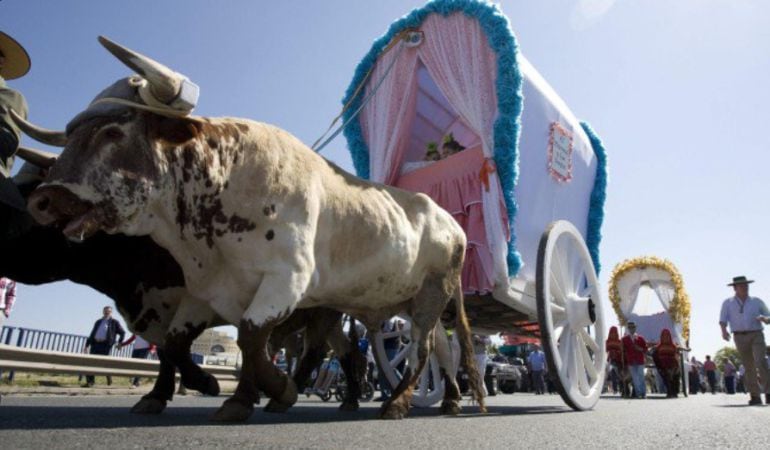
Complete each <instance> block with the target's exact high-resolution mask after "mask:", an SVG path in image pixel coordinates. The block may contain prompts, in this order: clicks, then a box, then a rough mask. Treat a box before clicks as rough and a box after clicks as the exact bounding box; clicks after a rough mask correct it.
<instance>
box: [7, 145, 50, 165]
mask: <svg viewBox="0 0 770 450" xmlns="http://www.w3.org/2000/svg"><path fill="white" fill-rule="evenodd" d="M16 156H18V157H19V158H21V159H23V160H24V161H27V162H28V163H31V164H34V165H36V166H38V167H40V168H41V169H48V168H50V167H51V166H53V164H54V163H55V162H56V158H58V157H59V155H57V154H56V153H51V152H47V151H45V150H38V149H36V148H29V147H19V149H18V150H16Z"/></svg>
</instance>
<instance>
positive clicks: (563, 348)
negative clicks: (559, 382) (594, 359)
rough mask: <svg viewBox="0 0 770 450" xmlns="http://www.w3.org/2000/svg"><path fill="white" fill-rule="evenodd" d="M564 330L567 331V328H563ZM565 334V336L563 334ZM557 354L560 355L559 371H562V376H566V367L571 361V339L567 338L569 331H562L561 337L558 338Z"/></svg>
mask: <svg viewBox="0 0 770 450" xmlns="http://www.w3.org/2000/svg"><path fill="white" fill-rule="evenodd" d="M564 330H565V331H567V332H568V331H569V328H565V329H564ZM564 334H566V336H564ZM558 349H559V356H560V357H561V365H562V366H561V367H560V368H559V372H560V373H561V372H564V376H562V378H564V377H566V376H567V373H566V372H567V367H568V366H569V365H570V361H571V358H570V356H571V353H572V351H571V350H572V348H571V339H570V338H569V333H562V337H561V339H559V347H558Z"/></svg>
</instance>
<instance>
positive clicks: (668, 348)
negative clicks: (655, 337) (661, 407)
mask: <svg viewBox="0 0 770 450" xmlns="http://www.w3.org/2000/svg"><path fill="white" fill-rule="evenodd" d="M653 360H654V361H655V366H656V367H657V369H658V372H659V373H660V376H661V378H662V379H663V385H664V386H665V388H666V397H667V398H676V397H677V396H678V395H679V377H680V375H681V373H680V372H679V348H678V347H677V345H676V344H675V343H674V340H673V339H672V338H671V331H669V330H668V329H667V328H664V329H663V331H661V333H660V342H659V343H658V345H657V346H656V347H655V353H654V357H653Z"/></svg>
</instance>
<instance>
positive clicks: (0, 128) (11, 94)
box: [0, 31, 30, 237]
mask: <svg viewBox="0 0 770 450" xmlns="http://www.w3.org/2000/svg"><path fill="white" fill-rule="evenodd" d="M29 68H30V60H29V55H28V54H27V52H26V50H24V47H22V46H21V44H19V43H18V42H16V41H15V40H14V39H13V38H12V37H10V36H8V35H7V34H5V33H3V32H2V31H0V216H2V217H3V221H2V224H3V225H4V227H3V229H2V230H0V233H2V235H3V236H6V237H10V236H13V235H16V234H17V233H18V232H19V231H20V230H21V227H22V226H26V224H28V223H29V219H28V218H26V216H27V214H26V211H27V202H26V201H25V200H24V197H22V195H21V193H20V192H19V189H18V188H17V187H16V184H14V182H13V180H11V168H12V167H13V160H14V157H15V155H16V151H17V150H18V148H19V142H20V141H21V131H20V130H19V128H18V127H17V126H16V123H15V122H14V121H13V119H12V118H11V113H10V111H11V110H13V111H15V112H16V113H17V114H18V115H20V116H21V117H23V118H26V117H27V101H26V100H25V99H24V96H23V95H21V93H19V92H18V91H16V90H13V89H11V88H9V87H8V86H7V85H6V84H5V80H13V79H14V78H19V77H21V76H24V75H25V74H26V73H27V71H29Z"/></svg>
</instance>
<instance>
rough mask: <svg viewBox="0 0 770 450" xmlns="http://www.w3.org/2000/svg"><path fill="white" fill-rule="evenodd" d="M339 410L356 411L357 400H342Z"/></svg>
mask: <svg viewBox="0 0 770 450" xmlns="http://www.w3.org/2000/svg"><path fill="white" fill-rule="evenodd" d="M340 411H351V412H352V411H358V402H348V401H344V402H342V404H340Z"/></svg>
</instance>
